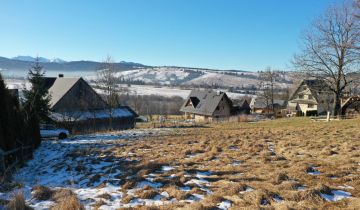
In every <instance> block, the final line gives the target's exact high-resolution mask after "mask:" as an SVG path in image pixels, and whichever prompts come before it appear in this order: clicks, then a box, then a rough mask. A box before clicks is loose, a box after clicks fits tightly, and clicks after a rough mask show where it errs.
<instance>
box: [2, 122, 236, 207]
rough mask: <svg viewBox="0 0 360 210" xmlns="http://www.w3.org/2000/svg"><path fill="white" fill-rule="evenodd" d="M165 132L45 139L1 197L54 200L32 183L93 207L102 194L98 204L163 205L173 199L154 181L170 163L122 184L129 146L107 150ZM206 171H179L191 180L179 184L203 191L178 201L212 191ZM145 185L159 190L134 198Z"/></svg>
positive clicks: (226, 204) (167, 170)
mask: <svg viewBox="0 0 360 210" xmlns="http://www.w3.org/2000/svg"><path fill="white" fill-rule="evenodd" d="M165 133H171V131H170V130H168V129H151V130H147V129H143V130H131V131H121V132H114V133H108V134H96V135H79V136H74V137H71V138H69V139H65V140H58V141H56V140H44V141H43V142H42V144H41V146H40V147H39V149H37V150H36V151H35V153H34V158H33V159H32V160H30V161H28V162H27V163H26V166H24V167H23V168H21V169H20V170H19V171H17V172H16V173H15V175H14V182H17V183H21V184H22V185H21V186H22V187H21V188H17V189H15V190H13V191H11V192H8V193H0V199H2V200H9V199H11V197H12V196H13V195H14V194H15V193H18V192H22V193H23V194H24V196H25V199H26V202H27V203H28V204H29V206H31V207H33V208H35V209H40V210H41V209H49V208H50V207H51V206H53V205H55V203H54V202H53V201H51V200H44V201H40V200H36V199H35V198H34V197H33V196H32V195H33V193H34V191H32V190H33V187H34V186H46V187H49V188H51V189H60V188H67V189H71V190H72V191H73V192H75V193H76V195H77V197H78V198H79V200H80V202H81V203H83V204H84V205H85V207H86V209H93V208H94V205H96V204H97V202H99V201H100V200H101V202H103V201H104V195H106V196H108V197H109V198H108V199H107V200H105V202H104V203H103V204H102V205H101V207H100V209H117V208H120V207H135V206H139V205H164V204H169V203H171V202H175V201H178V200H177V199H176V198H169V194H168V193H167V192H166V191H162V189H161V187H163V186H164V183H161V182H159V181H156V178H157V177H159V176H163V175H164V174H171V171H172V170H174V169H175V167H173V166H167V165H164V166H161V168H160V169H159V170H156V171H154V172H153V173H150V174H148V175H146V178H145V179H144V180H141V181H140V180H139V181H138V182H136V184H135V186H133V187H132V188H129V189H124V190H122V189H121V186H122V184H123V183H124V181H125V180H124V179H123V178H124V177H123V176H122V174H123V173H124V170H126V169H125V168H124V167H123V166H124V165H129V164H132V163H136V162H137V158H132V156H133V153H132V152H127V154H123V156H124V158H118V157H115V156H114V155H113V154H112V151H113V149H114V148H115V147H116V148H119V147H126V146H128V145H130V144H136V141H137V140H139V139H142V138H144V137H149V136H159V135H163V134H165ZM125 157H127V158H125ZM190 158H191V157H190ZM211 175H212V173H211V172H210V171H193V172H192V173H186V174H185V175H184V176H186V177H187V178H189V179H190V180H189V181H188V182H186V183H185V186H184V187H180V188H179V189H180V190H181V191H184V192H190V190H191V189H192V186H197V187H199V188H200V189H201V191H203V192H204V193H202V194H196V193H193V194H192V195H191V194H190V196H188V197H187V198H186V199H184V200H179V202H187V203H191V202H194V201H198V200H201V199H203V198H204V194H211V193H212V192H211V190H210V189H209V188H208V186H209V185H210V182H209V181H207V180H206V178H207V177H210V176H211ZM166 177H167V179H173V178H175V174H171V175H166ZM128 178H132V177H128ZM147 187H150V188H151V189H155V190H157V193H158V194H157V195H156V196H154V197H153V198H148V199H142V198H138V196H137V195H138V193H137V192H138V191H142V190H143V189H146V188H147ZM125 196H132V197H133V199H132V200H131V201H130V202H128V203H123V202H122V199H123V198H124V197H125ZM230 206H231V204H230V203H229V202H228V201H223V202H221V203H219V209H227V208H228V207H230ZM0 209H1V206H0Z"/></svg>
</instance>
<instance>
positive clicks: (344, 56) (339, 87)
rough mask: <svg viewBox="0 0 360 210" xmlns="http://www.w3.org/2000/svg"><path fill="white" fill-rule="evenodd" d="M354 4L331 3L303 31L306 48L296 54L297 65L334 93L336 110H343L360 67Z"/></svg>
mask: <svg viewBox="0 0 360 210" xmlns="http://www.w3.org/2000/svg"><path fill="white" fill-rule="evenodd" d="M355 8H356V7H355V6H354V4H352V3H350V2H345V3H343V4H341V5H338V6H336V7H335V6H332V7H330V8H329V9H328V10H327V11H326V13H325V14H324V15H322V16H320V17H319V18H318V19H317V20H316V21H314V22H313V24H312V27H311V28H310V29H309V30H308V31H307V32H305V33H304V36H303V39H302V41H303V49H302V52H301V53H300V54H297V55H295V56H294V60H293V64H294V66H295V67H296V69H298V70H300V71H304V72H306V73H307V75H308V76H309V77H313V78H316V79H321V80H323V81H324V82H325V83H326V84H327V85H328V86H329V87H330V89H331V91H332V92H333V93H334V96H335V100H334V108H333V109H334V114H335V115H339V114H341V97H342V95H343V93H344V92H345V91H346V88H347V87H348V86H349V84H351V83H352V82H354V81H353V78H351V75H353V74H354V73H356V72H358V71H359V68H358V67H359V49H360V48H359V47H360V21H359V20H358V19H357V18H356V17H355Z"/></svg>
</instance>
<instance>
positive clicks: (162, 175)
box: [20, 118, 360, 210]
mask: <svg viewBox="0 0 360 210" xmlns="http://www.w3.org/2000/svg"><path fill="white" fill-rule="evenodd" d="M142 127H146V125H142ZM149 127H151V124H149ZM150 131H151V132H154V131H155V130H154V129H150ZM159 131H161V130H159ZM131 132H136V130H134V131H131ZM146 132H148V131H146ZM129 135H130V134H129ZM131 135H132V134H131ZM110 137H111V138H116V136H114V135H111V136H109V137H107V138H110ZM87 138H89V137H87ZM134 138H135V139H129V138H125V139H119V140H116V139H115V141H106V140H102V141H101V142H98V143H96V144H92V145H91V144H89V147H90V148H91V149H89V147H85V145H83V146H76V145H75V143H72V144H71V142H72V140H71V139H69V140H68V141H64V143H63V144H61V142H60V144H58V143H54V144H52V143H48V144H45V145H44V147H45V148H43V149H44V151H49V150H51V149H52V150H54V146H56V145H57V146H58V147H59V148H65V147H64V146H66V147H68V151H64V155H62V154H60V155H59V157H64V158H66V159H64V160H63V161H62V162H56V161H55V162H54V165H53V166H51V168H49V169H46V172H42V171H40V172H39V173H40V175H36V176H38V178H39V177H49V176H48V175H46V176H45V175H43V174H44V173H45V174H46V173H52V172H53V174H56V171H62V173H64V174H66V173H67V174H73V175H71V176H73V177H74V178H78V181H77V180H75V179H73V178H72V179H70V180H69V184H66V183H67V181H65V182H63V181H61V180H59V183H54V181H55V180H54V181H47V180H40V179H41V178H39V183H40V184H39V185H45V186H43V187H42V186H36V187H32V191H31V192H32V197H31V200H34V199H35V200H36V199H37V200H45V201H46V200H51V202H52V203H51V204H50V205H55V206H54V207H52V209H61V208H63V207H59V206H62V205H63V204H64V203H61V202H58V201H59V200H60V201H61V200H68V199H64V198H63V197H64V196H60V195H63V194H64V195H68V196H71V198H72V199H75V200H74V202H73V204H72V205H73V206H78V205H80V204H79V203H78V202H77V201H76V197H74V195H77V197H78V198H79V200H80V202H81V203H83V204H85V205H86V209H89V207H90V209H189V210H190V209H191V210H192V209H195V210H196V209H198V210H203V209H359V208H360V119H353V120H342V121H332V122H313V121H311V120H310V119H308V118H290V119H280V120H273V121H263V122H256V123H221V124H207V125H205V126H204V127H196V128H173V129H165V130H164V132H160V133H159V134H158V135H149V136H143V137H139V138H138V137H134ZM75 141H76V138H75ZM80 142H82V143H81V144H79V145H82V144H85V143H86V142H87V141H86V140H82V141H80ZM65 143H66V144H65ZM68 145H71V146H68ZM46 148H47V150H45V149H46ZM55 150H56V149H55ZM40 154H41V152H40V153H39V154H38V156H39V157H42V156H41V155H40ZM44 154H48V153H44ZM36 155H37V154H36ZM55 159H58V158H57V157H56V158H55ZM39 160H42V159H41V158H39ZM51 161H54V160H53V159H44V164H46V165H48V164H49V163H50V162H51ZM55 163H56V164H55ZM34 164H38V163H34ZM94 164H95V165H94ZM96 164H98V165H99V166H97V165H96ZM27 171H28V169H25V171H24V173H26V172H27ZM50 177H51V176H50ZM59 178H60V176H59ZM56 179H58V178H56ZM41 183H42V184H41ZM62 183H65V184H62ZM109 184H111V186H110V188H111V190H108V189H109ZM76 186H79V187H76ZM47 187H50V188H51V187H57V188H56V189H55V191H54V190H51V189H49V188H47ZM59 187H60V188H59ZM64 188H65V189H64ZM66 188H69V189H71V190H73V191H74V193H72V192H68V191H66ZM62 189H63V190H62ZM59 190H60V191H59ZM64 190H65V191H64ZM86 190H87V191H86ZM85 191H86V193H87V196H91V199H89V197H86V196H85V197H84V196H83V195H84V194H86V193H85ZM58 192H67V193H58ZM65 197H66V196H65ZM28 199H30V198H28ZM20 201H21V202H23V201H22V200H21V199H20ZM37 205H38V206H39V205H40V204H37ZM115 206H116V208H115ZM63 209H71V208H63Z"/></svg>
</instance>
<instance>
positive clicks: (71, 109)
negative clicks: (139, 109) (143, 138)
mask: <svg viewBox="0 0 360 210" xmlns="http://www.w3.org/2000/svg"><path fill="white" fill-rule="evenodd" d="M46 85H47V87H49V89H48V90H49V94H50V96H51V101H50V110H51V114H50V116H49V118H50V119H51V120H53V121H55V122H56V123H57V124H60V125H62V126H63V127H66V128H68V129H70V130H71V131H72V132H75V133H77V132H93V131H101V130H118V129H128V128H134V126H135V118H136V117H137V116H138V115H137V114H136V113H135V112H134V111H133V110H132V109H131V108H130V107H127V106H120V107H117V108H110V107H109V105H108V104H107V103H106V102H105V101H104V100H103V99H102V98H101V96H100V95H98V94H97V93H96V92H95V90H94V89H93V88H92V87H91V86H90V85H89V84H88V83H87V82H86V81H85V80H84V79H83V78H64V77H58V78H46Z"/></svg>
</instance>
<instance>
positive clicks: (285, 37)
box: [0, 0, 340, 71]
mask: <svg viewBox="0 0 360 210" xmlns="http://www.w3.org/2000/svg"><path fill="white" fill-rule="evenodd" d="M334 2H335V3H339V2H340V0H96V1H95V0H94V1H91V0H33V1H28V0H22V1H21V0H0V27H1V31H0V56H4V57H14V56H17V55H31V56H36V55H39V56H42V57H48V58H55V57H58V58H62V59H65V60H94V61H101V60H102V59H103V58H104V57H106V55H107V54H110V55H111V56H112V57H113V58H114V59H115V60H116V61H122V60H125V61H132V62H139V63H143V64H147V65H177V66H191V67H205V68H217V69H243V70H252V71H257V70H262V69H264V68H266V67H267V66H271V67H272V68H279V69H287V68H288V64H289V61H290V59H291V58H292V56H293V54H294V53H295V52H297V51H298V47H299V37H300V34H301V31H302V30H303V29H304V28H305V27H307V26H308V25H309V24H310V23H311V21H312V20H313V19H314V18H315V17H316V16H318V15H319V14H321V13H323V11H324V10H325V9H326V7H328V6H329V5H331V4H333V3H334Z"/></svg>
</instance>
